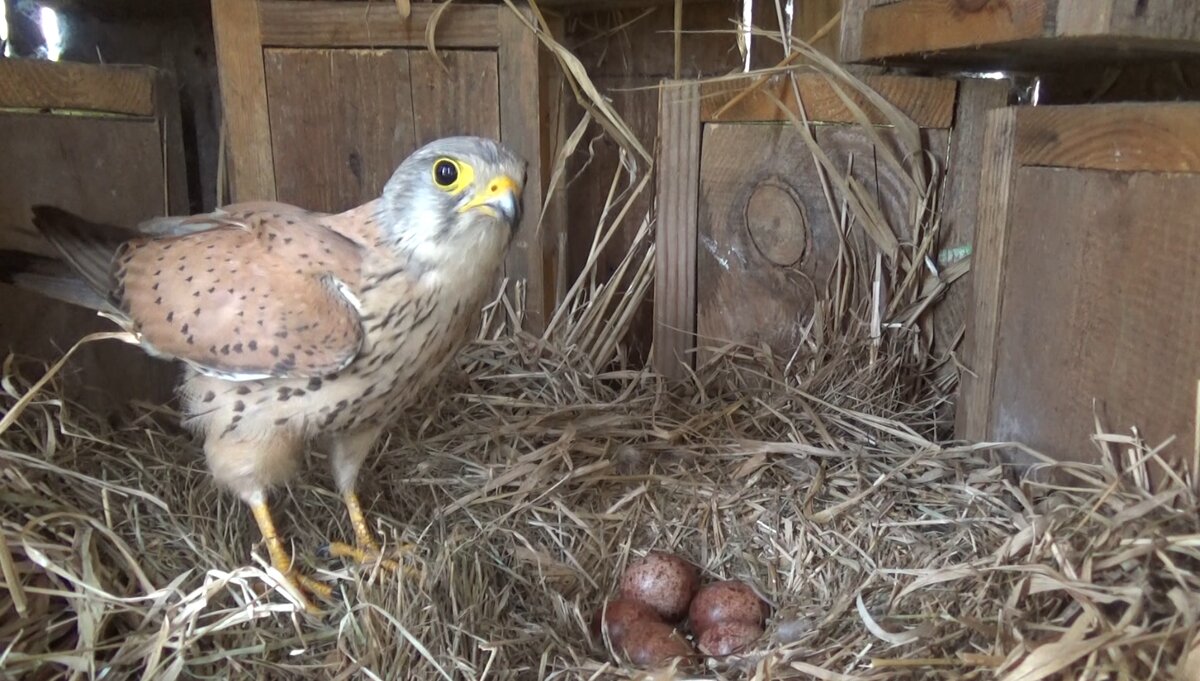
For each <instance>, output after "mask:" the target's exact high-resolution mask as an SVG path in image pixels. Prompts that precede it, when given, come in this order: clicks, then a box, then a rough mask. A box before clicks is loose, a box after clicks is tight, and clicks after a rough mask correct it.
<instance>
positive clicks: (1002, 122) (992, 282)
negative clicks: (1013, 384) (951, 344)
mask: <svg viewBox="0 0 1200 681" xmlns="http://www.w3.org/2000/svg"><path fill="white" fill-rule="evenodd" d="M1016 134H1017V110H1016V109H1015V108H1012V107H1006V108H1003V109H995V110H993V111H991V112H989V113H988V115H987V126H986V130H985V132H984V136H983V158H982V160H983V172H982V179H981V183H980V186H981V187H983V188H984V190H983V191H981V192H979V224H978V225H977V226H976V228H975V247H974V253H973V254H972V257H971V270H972V276H971V293H970V304H969V305H968V306H967V330H968V335H967V337H966V339H965V348H964V353H963V355H964V357H963V359H964V363H965V364H966V366H967V369H968V370H969V371H967V372H964V373H963V376H962V380H961V383H960V384H959V404H958V411H957V414H956V416H955V431H956V432H955V436H956V437H958V438H960V439H965V440H970V441H972V442H978V441H980V440H985V439H987V436H988V419H989V414H990V412H991V401H992V399H991V398H992V386H993V385H994V383H995V373H996V328H997V326H998V324H999V322H1000V308H1001V306H1002V305H1003V299H1002V294H1003V288H1004V287H1003V283H1004V272H1005V258H1006V255H1007V253H1006V247H1007V240H1008V225H1009V211H1010V209H1011V207H1012V204H1011V201H1010V200H1009V199H1010V196H1011V194H1012V191H1013V183H1014V181H1015V175H1016V172H1015V170H1016V166H1017V161H1016V159H1015V157H1014V154H1013V149H1014V146H1015V144H1014V139H1015V137H1016Z"/></svg>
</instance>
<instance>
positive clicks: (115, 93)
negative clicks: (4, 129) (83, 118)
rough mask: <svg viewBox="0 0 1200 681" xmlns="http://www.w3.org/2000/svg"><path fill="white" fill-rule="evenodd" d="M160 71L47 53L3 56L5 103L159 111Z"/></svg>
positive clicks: (0, 74)
mask: <svg viewBox="0 0 1200 681" xmlns="http://www.w3.org/2000/svg"><path fill="white" fill-rule="evenodd" d="M155 78H156V71H155V69H153V68H150V67H143V66H101V65H95V64H76V63H70V62H50V61H44V60H41V59H0V107H4V108H12V109H77V110H83V111H102V112H107V113H118V114H127V115H130V116H153V115H154V113H155V98H154V83H155Z"/></svg>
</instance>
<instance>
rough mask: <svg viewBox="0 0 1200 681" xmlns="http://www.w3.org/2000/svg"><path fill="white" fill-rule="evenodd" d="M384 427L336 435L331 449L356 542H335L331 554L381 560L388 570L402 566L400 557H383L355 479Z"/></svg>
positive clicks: (361, 560)
mask: <svg viewBox="0 0 1200 681" xmlns="http://www.w3.org/2000/svg"><path fill="white" fill-rule="evenodd" d="M379 434H380V429H379V428H370V429H365V430H360V431H355V432H353V433H348V434H344V435H338V436H335V437H334V438H333V440H332V445H333V446H332V448H331V450H330V461H331V463H332V465H333V472H334V476H335V478H336V479H337V484H338V487H339V488H340V489H341V491H342V501H343V502H345V504H346V511H347V512H348V513H349V514H350V523H351V525H353V526H354V539H355V545H354V546H351V545H349V544H347V543H345V542H331V543H330V544H329V554H330V555H332V556H335V557H338V558H348V559H350V560H353V561H355V562H357V563H363V564H365V563H373V562H375V561H376V560H378V561H379V564H380V566H381V567H383V568H385V569H387V570H393V571H395V570H400V569H401V565H400V563H399V562H398V561H395V560H391V559H388V558H382V557H381V553H382V550H381V549H380V547H379V542H378V541H377V540H376V539H375V534H374V533H373V532H371V528H370V526H369V525H368V524H367V518H366V516H365V515H364V514H363V510H362V504H361V503H359V500H358V493H357V492H356V491H355V480H356V479H357V477H358V471H359V468H361V467H362V463H363V461H364V460H365V459H366V458H367V454H368V453H369V452H370V451H371V447H372V446H373V445H374V444H375V441H376V440H377V439H379ZM414 548H415V547H412V546H408V545H405V546H401V547H399V550H400V551H401V552H408V551H411V550H413V549H414ZM404 571H405V572H406V573H409V572H412V570H410V569H409V568H404Z"/></svg>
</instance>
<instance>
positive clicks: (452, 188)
mask: <svg viewBox="0 0 1200 681" xmlns="http://www.w3.org/2000/svg"><path fill="white" fill-rule="evenodd" d="M443 161H445V162H446V163H449V164H451V165H453V166H454V168H455V169H456V170H458V178H457V179H456V180H455V181H454V182H453V183H452V184H449V185H446V186H442V185H439V184H438V182H437V167H438V165H439V164H441V163H442V162H443ZM431 172H432V173H433V183H434V185H437V187H438V188H439V189H441V190H443V191H446V192H449V193H450V194H461V193H462V191H463V190H464V189H466V188H467V187H469V186H471V183H472V182H474V181H475V169H474V168H472V167H471V164H469V163H465V162H463V161H458V160H455V159H452V158H446V157H444V156H443V157H442V158H439V159H438V160H436V161H434V162H433V170H432V171H431Z"/></svg>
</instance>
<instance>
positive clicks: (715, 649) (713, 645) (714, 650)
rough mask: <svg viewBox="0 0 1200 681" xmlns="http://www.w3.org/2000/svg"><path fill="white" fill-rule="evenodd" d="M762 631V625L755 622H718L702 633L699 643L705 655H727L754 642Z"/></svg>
mask: <svg viewBox="0 0 1200 681" xmlns="http://www.w3.org/2000/svg"><path fill="white" fill-rule="evenodd" d="M762 633H763V629H762V627H760V626H759V625H757V624H755V623H754V622H738V621H736V620H732V621H727V622H717V623H716V624H714V625H712V626H710V627H709V628H708V629H705V630H704V633H703V634H700V637H699V640H698V641H697V644H698V645H699V647H700V652H702V653H704V654H705V655H708V656H710V657H725V656H726V655H732V654H734V653H737V652H740V651H741V650H742V649H743V648H745V647H746V646H748V645H750V644H751V643H754V642H755V641H757V640H758V637H759V636H762Z"/></svg>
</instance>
